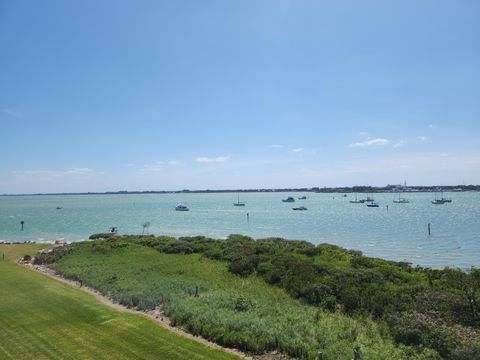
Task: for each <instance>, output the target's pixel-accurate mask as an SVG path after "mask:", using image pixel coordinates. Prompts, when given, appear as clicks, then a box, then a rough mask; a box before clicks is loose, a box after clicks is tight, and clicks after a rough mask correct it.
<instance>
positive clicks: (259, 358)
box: [20, 263, 288, 360]
mask: <svg viewBox="0 0 480 360" xmlns="http://www.w3.org/2000/svg"><path fill="white" fill-rule="evenodd" d="M20 264H21V263H20ZM22 265H24V266H25V267H27V268H29V269H31V270H34V271H37V272H41V273H42V274H45V275H47V276H49V277H51V278H53V279H55V280H58V281H61V282H63V283H65V284H68V285H70V286H73V287H76V288H78V289H80V290H82V291H84V292H86V293H88V294H90V295H93V296H94V297H95V298H96V299H97V300H98V301H100V302H101V303H103V304H105V305H107V306H109V307H110V308H112V309H114V310H117V311H122V312H128V313H131V314H135V315H139V316H143V317H146V318H149V319H152V320H153V321H155V322H156V323H157V324H158V325H160V326H162V327H164V328H165V329H167V330H169V331H172V332H173V333H175V334H177V335H180V336H183V337H185V338H187V339H191V340H194V341H197V342H199V343H201V344H203V345H206V346H208V347H210V348H213V349H220V350H223V351H226V352H229V353H231V354H234V355H237V356H239V357H241V358H243V359H248V360H286V359H288V357H286V356H284V355H282V354H278V353H268V354H263V355H254V356H249V355H247V354H245V353H243V352H241V351H240V350H237V349H231V348H225V347H222V346H220V345H218V344H216V343H213V342H211V341H208V340H206V339H204V338H202V337H200V336H195V335H192V334H190V333H188V332H186V331H184V330H183V329H181V328H178V327H175V326H172V325H170V319H169V318H168V317H167V316H165V315H164V314H163V313H162V311H161V310H160V309H155V310H150V311H140V310H134V309H129V308H127V307H126V306H123V305H121V304H118V303H115V302H113V301H112V300H111V299H109V298H108V297H106V296H104V295H102V294H101V293H99V292H98V291H97V290H95V289H92V288H89V287H86V286H81V284H80V282H78V281H74V280H70V279H67V278H64V277H63V276H61V275H59V274H57V273H56V272H55V271H54V270H52V269H50V268H49V267H47V266H43V265H32V264H22Z"/></svg>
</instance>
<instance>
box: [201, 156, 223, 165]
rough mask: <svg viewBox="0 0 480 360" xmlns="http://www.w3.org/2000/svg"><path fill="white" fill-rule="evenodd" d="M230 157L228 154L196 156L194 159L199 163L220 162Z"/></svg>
mask: <svg viewBox="0 0 480 360" xmlns="http://www.w3.org/2000/svg"><path fill="white" fill-rule="evenodd" d="M229 159H230V156H217V157H206V156H202V157H198V158H196V159H195V160H196V161H197V162H199V163H220V162H225V161H228V160H229Z"/></svg>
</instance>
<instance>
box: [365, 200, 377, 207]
mask: <svg viewBox="0 0 480 360" xmlns="http://www.w3.org/2000/svg"><path fill="white" fill-rule="evenodd" d="M367 206H368V207H379V206H380V205H378V204H377V203H376V202H373V201H372V202H370V203H369V204H367Z"/></svg>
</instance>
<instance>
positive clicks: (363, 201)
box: [350, 193, 367, 204]
mask: <svg viewBox="0 0 480 360" xmlns="http://www.w3.org/2000/svg"><path fill="white" fill-rule="evenodd" d="M365 201H367V200H365V199H360V200H358V199H357V193H355V200H350V202H351V203H352V204H363V203H365Z"/></svg>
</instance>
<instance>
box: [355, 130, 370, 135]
mask: <svg viewBox="0 0 480 360" xmlns="http://www.w3.org/2000/svg"><path fill="white" fill-rule="evenodd" d="M358 135H359V136H370V133H368V132H366V131H360V132H359V133H358Z"/></svg>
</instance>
